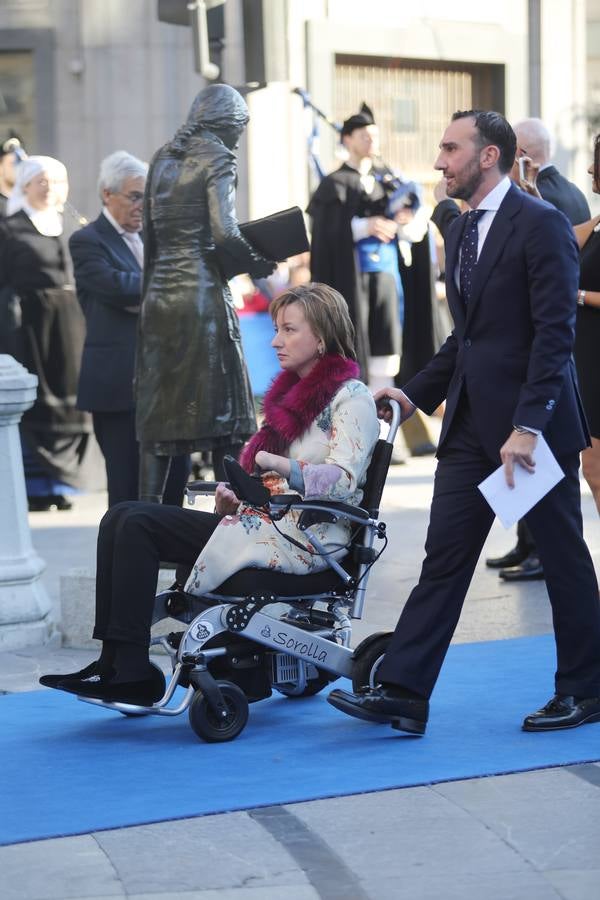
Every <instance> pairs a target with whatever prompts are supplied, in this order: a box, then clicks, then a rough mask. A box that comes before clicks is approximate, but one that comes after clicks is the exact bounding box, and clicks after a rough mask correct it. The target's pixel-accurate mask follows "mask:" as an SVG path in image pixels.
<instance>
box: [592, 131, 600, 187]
mask: <svg viewBox="0 0 600 900" xmlns="http://www.w3.org/2000/svg"><path fill="white" fill-rule="evenodd" d="M593 178H594V181H595V183H596V185H599V184H600V134H597V135H596V137H595V138H594V175H593Z"/></svg>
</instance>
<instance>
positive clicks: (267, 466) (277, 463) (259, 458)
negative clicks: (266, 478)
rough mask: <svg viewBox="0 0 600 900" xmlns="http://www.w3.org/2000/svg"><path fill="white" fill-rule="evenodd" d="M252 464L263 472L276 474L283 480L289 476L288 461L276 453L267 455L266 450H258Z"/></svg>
mask: <svg viewBox="0 0 600 900" xmlns="http://www.w3.org/2000/svg"><path fill="white" fill-rule="evenodd" d="M254 462H255V463H256V465H257V466H258V468H259V469H262V470H263V472H277V474H278V475H283V477H284V478H289V476H290V461H289V459H288V458H287V457H285V456H278V455H277V454H276V453H267V451H266V450H259V451H258V453H257V454H256V456H255V458H254Z"/></svg>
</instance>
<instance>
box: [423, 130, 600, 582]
mask: <svg viewBox="0 0 600 900" xmlns="http://www.w3.org/2000/svg"><path fill="white" fill-rule="evenodd" d="M514 131H515V136H516V138H517V158H516V160H515V164H514V166H513V168H512V171H511V178H512V179H513V181H515V182H516V183H518V184H520V172H519V165H518V162H519V159H521V158H522V157H526V158H527V161H528V163H529V161H530V163H531V166H532V175H533V178H532V181H531V183H532V184H533V183H534V184H535V187H536V188H537V190H538V191H539V193H540V194H541V196H542V199H543V200H546V202H548V203H551V204H552V206H555V207H556V208H557V209H560V211H561V212H563V213H564V214H565V215H566V217H567V218H568V219H569V221H570V222H571V225H579V224H580V223H581V222H586V221H587V220H588V219H589V218H590V217H591V213H590V208H589V206H588V202H587V200H586V199H585V196H584V194H583V193H582V192H581V191H580V190H579V188H578V187H577V185H575V184H573V182H572V181H569V180H568V179H567V178H565V177H564V175H561V174H560V172H559V171H558V169H557V168H556V166H553V165H551V163H550V160H551V159H552V138H551V136H550V132H549V131H548V129H547V128H546V126H545V125H544V123H543V122H542V120H541V119H522V120H521V121H520V122H517V124H516V125H515V126H514ZM458 215H459V212H458V208H457V206H456V204H455V203H454V201H452V200H442V201H441V202H440V203H438V205H437V206H436V208H435V209H434V211H433V213H432V216H431V219H432V221H433V222H434V224H435V225H437V227H438V229H439V230H440V233H441V234H442V237H443V236H444V235H445V232H446V229H447V228H448V227H449V225H450V224H451V223H452V222H453V221H454V219H455V218H457V217H458ZM486 565H487V566H489V567H490V568H492V569H498V570H499V572H498V574H499V575H500V578H502V579H504V580H505V581H534V580H536V579H541V578H543V577H544V568H543V566H542V564H541V562H540V558H539V554H538V551H537V548H536V546H535V541H534V539H533V536H532V534H531V531H530V529H529V528H528V526H527V523H526V522H525V520H524V519H521V520H520V522H519V523H518V525H517V543H516V546H515V547H513V548H512V549H511V550H509V551H508V553H505V554H504V555H503V556H497V557H492V558H491V559H486Z"/></svg>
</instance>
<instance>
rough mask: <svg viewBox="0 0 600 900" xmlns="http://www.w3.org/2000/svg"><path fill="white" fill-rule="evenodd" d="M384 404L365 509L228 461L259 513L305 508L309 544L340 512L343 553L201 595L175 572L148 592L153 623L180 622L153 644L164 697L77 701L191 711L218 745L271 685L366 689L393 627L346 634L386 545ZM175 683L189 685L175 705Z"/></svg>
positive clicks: (253, 571)
mask: <svg viewBox="0 0 600 900" xmlns="http://www.w3.org/2000/svg"><path fill="white" fill-rule="evenodd" d="M388 402H389V405H390V407H391V408H392V422H391V424H390V428H389V432H388V435H387V437H386V438H385V439H381V438H380V439H379V440H378V442H377V444H376V446H375V450H374V453H373V457H372V459H371V462H370V465H369V469H368V473H367V479H366V483H365V485H364V488H363V501H362V504H363V505H362V507H355V506H349V505H348V504H345V503H339V502H330V501H320V500H300V499H299V498H298V496H297V495H296V494H294V495H291V494H290V495H275V496H270V495H269V493H268V491H267V490H266V488H264V487H263V486H262V483H261V482H260V481H258V480H255V479H252V478H251V477H250V476H248V475H246V474H245V473H243V470H241V469H240V467H239V466H238V465H237V463H235V462H234V461H233V460H229V462H228V467H227V474H228V477H229V479H230V483H231V486H232V488H233V489H234V490H235V492H236V494H237V495H238V496H239V497H240V499H243V500H245V501H247V502H249V503H251V504H252V505H255V506H260V507H262V508H263V509H265V510H267V511H268V513H269V515H270V516H271V518H272V519H273V520H274V521H277V520H278V519H281V518H282V516H283V515H285V513H286V512H288V510H290V509H294V510H299V511H301V516H300V520H299V523H298V527H299V528H300V529H301V530H302V531H304V532H305V534H306V535H307V536H308V537H309V539H310V541H311V544H312V545H313V546H314V547H315V548H316V550H317V551H319V550H321V551H322V550H323V548H322V545H320V542H319V540H318V538H316V536H315V535H314V534H313V533H312V532H311V525H313V524H315V523H316V522H323V521H325V522H336V521H338V520H339V519H340V518H342V517H343V518H345V519H347V520H348V521H349V522H350V523H351V526H352V534H351V538H350V541H349V544H348V553H347V554H346V555H345V556H344V557H342V559H341V560H339V561H336V560H335V559H333V558H332V556H326V559H327V563H328V567H327V568H326V569H324V570H323V571H321V572H317V573H313V574H309V575H288V574H285V573H282V572H276V571H272V570H268V569H258V568H248V569H243V570H241V571H239V572H236V573H235V574H234V575H232V576H230V577H229V578H228V579H227V580H226V581H225V582H224V583H223V584H222V585H220V587H219V588H218V589H216V590H215V591H212V592H210V593H206V594H205V595H202V596H195V595H192V594H189V593H186V592H185V591H184V589H183V587H182V585H184V584H185V582H186V580H187V576H188V574H189V571H181V570H180V569H178V570H177V573H176V581H175V583H174V585H173V586H172V587H171V588H169V589H168V590H166V591H162V592H161V593H159V594H158V595H157V596H156V599H155V604H154V614H153V619H152V624H153V625H154V624H156V623H157V622H159V621H161V620H162V619H165V618H167V617H170V618H174V619H176V620H178V621H179V622H181V623H182V624H183V625H185V630H184V631H180V632H173V633H171V634H169V635H168V636H163V637H156V638H153V639H152V641H151V645H154V646H156V645H161V646H162V647H163V648H164V649H165V650H166V651H167V653H168V654H169V655H170V657H171V663H172V675H171V678H170V680H169V681H168V684H167V687H166V690H165V694H164V696H163V697H162V698H161V699H160V700H159V701H158V702H156V703H155V704H153V705H152V706H149V707H145V706H137V705H134V704H129V703H116V702H115V703H110V702H106V701H103V700H96V699H92V698H84V697H80V698H79V699H80V700H82V701H84V702H86V703H92V704H94V705H96V706H103V707H105V708H107V709H113V710H116V711H118V712H120V713H122V714H124V715H127V716H146V715H158V716H177V715H179V714H181V713H183V712H185V711H186V710H188V715H189V721H190V724H191V727H192V728H193V730H194V731H195V733H196V734H197V735H198V736H199V737H200V738H203V739H204V740H205V741H208V742H222V741H229V740H232V739H233V738H235V737H237V736H238V735H239V734H240V733H241V731H242V730H243V729H244V728H245V726H246V723H247V721H248V705H249V703H252V702H255V701H258V700H262V699H264V698H266V697H268V696H270V695H271V693H272V690H276V691H278V692H279V693H281V694H284V695H285V696H287V697H289V698H297V699H298V698H302V697H310V696H313V695H314V694H317V693H318V692H319V691H321V690H322V689H323V688H325V687H326V686H327V685H328V684H330V683H331V682H332V681H335V680H336V679H337V678H339V677H340V676H346V677H348V678H351V679H352V686H353V690H355V691H356V690H359V689H360V688H361V687H364V686H365V685H371V686H372V685H373V684H374V683H375V681H376V672H377V668H378V665H379V662H380V661H381V658H382V657H383V655H384V653H385V651H386V649H387V646H388V644H389V641H390V639H391V632H380V633H378V634H373V635H370V636H369V637H367V638H366V639H365V640H363V641H362V642H361V643H360V644H359V645H358V647H356V649H354V650H352V649H351V647H350V642H351V637H352V619H360V618H362V615H363V609H364V605H365V597H366V590H367V583H368V579H369V573H370V571H371V568H372V566H373V565H374V563H375V562H376V561H377V559H378V558H379V556H380V555H381V553H382V552H383V550H384V549H385V547H386V545H387V536H386V525H385V523H384V522H382V521H381V520H380V519H379V504H380V501H381V496H382V493H383V488H384V485H385V481H386V477H387V472H388V468H389V463H390V458H391V455H392V447H393V442H394V438H395V435H396V432H397V430H398V427H399V424H400V407H399V405H398V404H397V403H396V402H395V401H393V400H391V401H388ZM240 478H241V481H240ZM215 488H216V484H215V483H207V482H195V483H194V482H193V483H191V484H190V485H188V488H187V494H188V499H189V500H190V503H193V502H194V497H195V496H197V495H198V494H201V493H204V494H206V493H211V492H212V493H214V490H215ZM379 542H380V543H381V546H379V545H378V544H379ZM190 568H191V567H190ZM177 687H182V688H184V689H185V694H184V696H183V697H182V698H181V699H176V700H175V701H174V702H173V703H172V702H171V701H172V700H173V697H174V694H175V690H176V688H177Z"/></svg>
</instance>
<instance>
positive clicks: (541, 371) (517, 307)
mask: <svg viewBox="0 0 600 900" xmlns="http://www.w3.org/2000/svg"><path fill="white" fill-rule="evenodd" d="M465 222H466V215H463V216H459V217H457V218H455V220H454V221H453V222H452V224H450V226H449V227H448V229H447V232H446V296H447V298H448V303H449V306H450V311H451V313H452V317H453V319H454V323H455V327H454V330H453V332H452V334H451V335H450V337H449V338H448V339H447V340H446V342H445V344H444V345H443V346H442V348H441V349H440V350H439V352H438V353H437V354H436V355H435V356H434V357H433V359H432V360H431V362H430V363H429V365H428V366H426V368H425V369H424V370H423V371H422V372H420V373H419V374H418V375H416V376H415V377H414V378H413V379H411V380H410V381H408V382H407V383H406V384H405V385H404V386H403V389H404V390H405V391H406V394H407V395H408V397H410V399H411V400H412V401H413V402H414V403H415V404H416V405H417V406H418V407H419V408H420V409H422V410H423V411H424V412H427V413H432V412H433V411H434V410H435V409H437V407H438V406H439V405H440V403H442V401H443V400H444V399H446V401H447V402H446V413H445V415H444V420H443V425H442V433H441V436H440V443H439V450H442V449H443V446H444V440H445V438H446V436H447V434H448V429H449V427H450V425H451V423H452V419H453V417H454V415H455V413H456V409H457V405H458V401H459V397H460V394H461V390H462V389H463V386H464V388H465V389H466V392H467V395H468V398H469V403H470V406H471V410H472V418H473V423H474V426H475V428H476V430H477V434H478V438H479V440H480V442H481V445H482V446H483V448H484V450H485V452H486V453H487V454H488V456H489V457H490V459H491V460H493V461H495V462H498V463H500V457H499V451H500V448H501V446H502V445H503V444H504V442H505V441H506V440H507V438H508V436H509V434H510V432H511V430H512V427H513V425H526V426H529V427H531V428H537V429H539V430H540V431H542V432H543V433H544V437H545V438H546V440H547V441H548V444H549V445H550V447H551V448H552V450H553V452H554V453H555V455H556V456H561V455H562V454H566V453H571V452H578V451H579V450H581V449H583V448H584V447H586V446H588V444H589V432H588V429H587V424H586V421H585V416H584V414H583V410H582V407H581V401H580V399H579V394H578V391H577V387H576V379H575V369H574V364H573V359H572V350H573V339H574V328H575V312H576V297H577V286H578V274H579V265H578V250H577V244H576V243H575V238H574V236H573V230H572V228H571V226H570V224H569V222H568V220H567V218H566V217H565V216H564V215H563V214H562V213H561V212H559V211H558V210H557V209H555V208H554V207H553V206H551V205H550V204H549V203H546V202H545V201H542V200H536V199H534V198H533V197H530V196H529V195H527V194H525V193H524V192H522V191H520V190H518V189H517V188H515V187H514V186H511V188H510V189H509V191H508V193H507V194H506V196H505V198H504V200H503V201H502V204H501V206H500V209H499V210H498V211H497V213H496V215H495V218H494V220H493V223H492V225H491V228H490V230H489V232H488V234H487V237H486V239H485V242H484V245H483V248H482V250H481V254H480V257H479V260H478V262H477V265H476V267H475V270H474V275H473V282H472V284H473V287H472V296H471V299H470V301H469V307H468V310H466V309H465V306H464V304H463V300H462V298H461V296H460V293H459V291H458V289H457V287H456V284H455V280H454V273H455V269H456V265H457V261H458V253H459V247H460V242H461V239H462V234H463V230H464V226H465Z"/></svg>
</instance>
